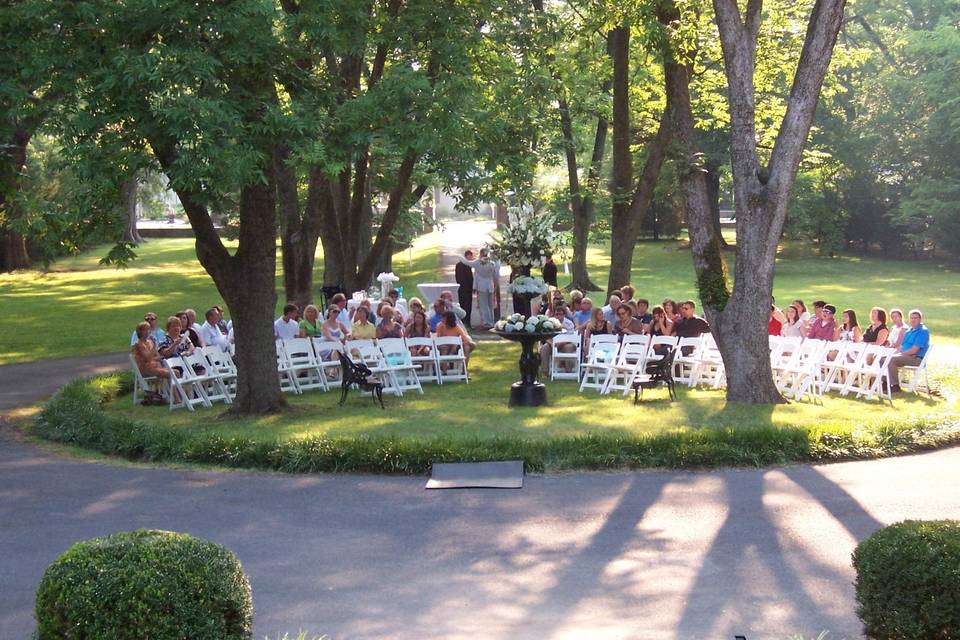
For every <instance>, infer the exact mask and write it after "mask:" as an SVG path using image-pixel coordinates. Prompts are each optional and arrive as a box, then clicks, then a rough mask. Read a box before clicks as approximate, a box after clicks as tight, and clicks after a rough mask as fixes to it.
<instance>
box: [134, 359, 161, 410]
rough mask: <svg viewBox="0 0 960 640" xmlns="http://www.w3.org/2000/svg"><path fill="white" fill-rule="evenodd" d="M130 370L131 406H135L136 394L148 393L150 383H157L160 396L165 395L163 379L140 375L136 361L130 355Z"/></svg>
mask: <svg viewBox="0 0 960 640" xmlns="http://www.w3.org/2000/svg"><path fill="white" fill-rule="evenodd" d="M130 368H131V369H133V406H137V393H138V392H139V391H143V392H146V391H148V390H149V389H150V383H151V382H155V383H157V385H158V387H157V388H158V390H159V393H160V395H165V394H166V392H167V388H166V387H167V383H166V382H165V381H164V380H163V378H160V377H158V376H145V375H143V374H142V373H140V367H138V366H137V361H136V359H135V358H134V357H133V354H132V353H131V354H130Z"/></svg>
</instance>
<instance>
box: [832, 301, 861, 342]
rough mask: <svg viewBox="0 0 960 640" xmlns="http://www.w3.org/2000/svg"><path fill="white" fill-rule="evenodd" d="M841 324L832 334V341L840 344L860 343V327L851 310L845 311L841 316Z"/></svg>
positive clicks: (854, 313) (855, 315)
mask: <svg viewBox="0 0 960 640" xmlns="http://www.w3.org/2000/svg"><path fill="white" fill-rule="evenodd" d="M841 318H842V320H843V324H841V325H840V326H839V327H837V328H836V329H835V330H834V333H833V339H834V340H839V341H841V342H860V340H861V339H862V337H863V336H861V335H860V325H859V324H858V323H857V314H856V312H854V310H853V309H846V310H844V312H843V316H841Z"/></svg>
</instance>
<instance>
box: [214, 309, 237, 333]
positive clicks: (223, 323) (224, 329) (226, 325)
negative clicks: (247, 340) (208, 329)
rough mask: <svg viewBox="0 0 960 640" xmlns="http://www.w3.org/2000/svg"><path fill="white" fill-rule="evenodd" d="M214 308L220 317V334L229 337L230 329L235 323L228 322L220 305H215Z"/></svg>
mask: <svg viewBox="0 0 960 640" xmlns="http://www.w3.org/2000/svg"><path fill="white" fill-rule="evenodd" d="M213 308H214V309H216V310H217V314H218V315H219V316H220V319H219V320H217V328H218V329H220V333H222V334H223V335H227V334H229V333H230V327H231V325H232V324H233V322H227V319H226V318H225V317H224V315H223V307H221V306H220V305H218V304H215V305H213Z"/></svg>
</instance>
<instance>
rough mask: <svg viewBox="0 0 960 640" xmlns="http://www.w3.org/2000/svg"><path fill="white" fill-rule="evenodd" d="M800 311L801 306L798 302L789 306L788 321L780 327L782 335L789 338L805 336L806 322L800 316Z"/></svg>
mask: <svg viewBox="0 0 960 640" xmlns="http://www.w3.org/2000/svg"><path fill="white" fill-rule="evenodd" d="M800 313H801V312H800V308H799V307H797V305H796V304H791V305H790V306H789V307H787V317H786V322H784V323H783V326H782V327H780V335H782V336H785V337H787V338H802V337H803V336H804V333H805V331H804V328H805V326H806V323H805V322H804V320H803V318H801V317H800Z"/></svg>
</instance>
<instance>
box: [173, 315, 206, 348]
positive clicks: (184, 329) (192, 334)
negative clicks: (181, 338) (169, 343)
mask: <svg viewBox="0 0 960 640" xmlns="http://www.w3.org/2000/svg"><path fill="white" fill-rule="evenodd" d="M176 316H177V318H178V319H179V320H180V327H181V333H183V334H185V335H186V336H187V337H188V338H190V342H191V344H193V346H194V347H202V346H203V339H202V338H201V337H200V334H199V333H198V332H197V331H196V330H194V328H193V326H191V323H190V316H188V315H187V312H186V311H177V313H176Z"/></svg>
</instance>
